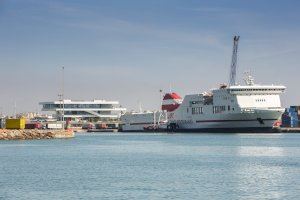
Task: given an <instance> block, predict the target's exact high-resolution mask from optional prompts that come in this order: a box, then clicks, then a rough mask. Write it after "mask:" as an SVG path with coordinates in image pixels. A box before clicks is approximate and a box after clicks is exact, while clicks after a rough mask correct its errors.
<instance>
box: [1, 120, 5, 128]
mask: <svg viewBox="0 0 300 200" xmlns="http://www.w3.org/2000/svg"><path fill="white" fill-rule="evenodd" d="M4 121H5V120H4V118H0V128H4Z"/></svg>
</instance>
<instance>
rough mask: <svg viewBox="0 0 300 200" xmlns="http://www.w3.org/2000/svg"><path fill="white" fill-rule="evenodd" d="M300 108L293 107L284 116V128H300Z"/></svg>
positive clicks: (282, 119)
mask: <svg viewBox="0 0 300 200" xmlns="http://www.w3.org/2000/svg"><path fill="white" fill-rule="evenodd" d="M299 119H300V106H291V107H290V108H287V109H286V110H285V112H284V113H283V114H282V117H281V121H282V127H293V128H296V127H300V122H299Z"/></svg>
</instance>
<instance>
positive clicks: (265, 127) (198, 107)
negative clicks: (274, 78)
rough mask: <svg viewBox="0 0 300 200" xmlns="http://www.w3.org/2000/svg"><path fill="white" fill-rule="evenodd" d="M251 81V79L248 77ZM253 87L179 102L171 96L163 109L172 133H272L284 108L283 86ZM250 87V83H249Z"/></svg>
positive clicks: (227, 89)
mask: <svg viewBox="0 0 300 200" xmlns="http://www.w3.org/2000/svg"><path fill="white" fill-rule="evenodd" d="M248 78H249V79H250V78H251V77H248ZM250 80H251V81H250V84H247V85H243V86H241V85H235V86H229V87H227V86H225V85H222V86H221V87H220V88H219V89H213V90H212V91H211V92H209V93H207V92H205V93H201V94H192V95H186V96H185V97H184V99H183V100H182V99H180V98H178V97H179V95H178V94H176V93H167V94H166V95H165V97H164V99H163V106H162V109H163V110H165V111H167V116H168V129H169V130H170V131H183V132H186V131H193V132H272V131H273V125H274V124H275V122H276V121H278V120H279V118H280V117H281V115H282V113H283V112H284V108H282V107H281V102H280V94H281V93H283V92H284V90H285V87H284V86H280V85H277V86H276V85H255V84H254V83H253V79H250ZM248 83H249V82H248Z"/></svg>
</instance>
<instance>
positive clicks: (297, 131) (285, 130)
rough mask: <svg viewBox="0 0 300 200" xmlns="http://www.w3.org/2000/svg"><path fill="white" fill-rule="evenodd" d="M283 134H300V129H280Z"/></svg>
mask: <svg viewBox="0 0 300 200" xmlns="http://www.w3.org/2000/svg"><path fill="white" fill-rule="evenodd" d="M279 130H280V132H281V133H300V127H297V128H290V127H289V128H283V127H282V128H280V129H279Z"/></svg>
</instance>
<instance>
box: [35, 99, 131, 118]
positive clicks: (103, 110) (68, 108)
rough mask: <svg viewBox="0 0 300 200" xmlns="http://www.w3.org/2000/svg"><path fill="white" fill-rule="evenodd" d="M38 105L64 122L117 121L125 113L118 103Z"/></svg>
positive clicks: (94, 102)
mask: <svg viewBox="0 0 300 200" xmlns="http://www.w3.org/2000/svg"><path fill="white" fill-rule="evenodd" d="M39 104H40V105H42V111H50V112H54V113H55V116H56V117H57V119H58V120H61V119H62V118H63V117H64V118H65V120H72V121H74V120H75V121H81V120H82V121H91V122H98V121H102V122H109V121H118V120H119V118H120V116H121V114H122V113H125V112H126V108H122V107H121V106H120V104H119V102H118V101H106V100H92V101H74V100H67V99H65V100H60V101H51V102H40V103H39ZM63 113H64V114H63Z"/></svg>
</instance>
